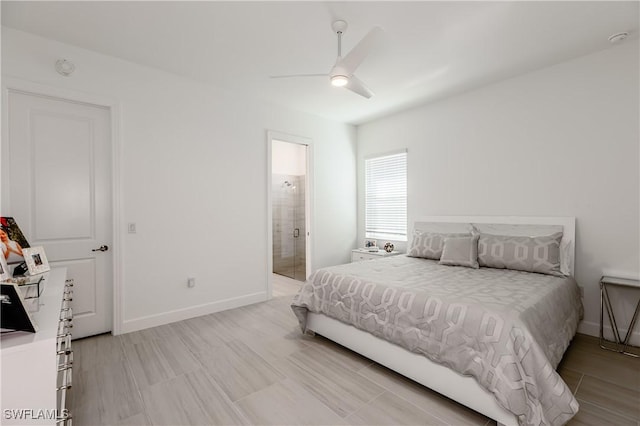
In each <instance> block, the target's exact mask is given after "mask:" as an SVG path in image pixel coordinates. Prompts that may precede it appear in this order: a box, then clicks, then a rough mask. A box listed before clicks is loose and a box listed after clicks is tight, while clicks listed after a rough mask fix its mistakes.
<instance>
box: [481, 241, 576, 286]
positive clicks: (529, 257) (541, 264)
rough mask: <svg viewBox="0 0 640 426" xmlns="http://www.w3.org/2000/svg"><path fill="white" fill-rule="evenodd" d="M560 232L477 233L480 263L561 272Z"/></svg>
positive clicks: (524, 269)
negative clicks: (534, 234) (524, 234)
mask: <svg viewBox="0 0 640 426" xmlns="http://www.w3.org/2000/svg"><path fill="white" fill-rule="evenodd" d="M561 239H562V232H556V233H555V234H551V235H545V236H541V237H514V236H509V235H491V234H480V239H479V240H478V263H479V264H480V266H487V267H489V268H499V269H515V270H517V271H526V272H537V273H540V274H547V275H555V276H559V277H561V276H563V274H562V272H560V240H561Z"/></svg>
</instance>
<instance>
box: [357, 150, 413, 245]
mask: <svg viewBox="0 0 640 426" xmlns="http://www.w3.org/2000/svg"><path fill="white" fill-rule="evenodd" d="M364 168H365V236H366V237H367V238H381V239H388V240H399V241H406V240H407V152H406V151H403V152H399V153H394V154H389V155H384V156H379V157H374V158H367V159H365V161H364Z"/></svg>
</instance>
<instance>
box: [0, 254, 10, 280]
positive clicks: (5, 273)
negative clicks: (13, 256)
mask: <svg viewBox="0 0 640 426" xmlns="http://www.w3.org/2000/svg"><path fill="white" fill-rule="evenodd" d="M9 278H11V274H10V273H9V267H8V266H7V261H6V260H5V259H4V256H0V281H4V280H7V279H9Z"/></svg>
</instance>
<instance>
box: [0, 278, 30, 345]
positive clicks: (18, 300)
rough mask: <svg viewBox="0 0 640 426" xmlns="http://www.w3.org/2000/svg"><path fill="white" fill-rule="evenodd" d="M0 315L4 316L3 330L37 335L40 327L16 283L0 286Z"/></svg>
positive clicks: (2, 319)
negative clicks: (33, 318)
mask: <svg viewBox="0 0 640 426" xmlns="http://www.w3.org/2000/svg"><path fill="white" fill-rule="evenodd" d="M0 287H1V289H0V306H1V307H2V309H0V314H1V316H2V318H1V321H2V330H16V331H28V332H31V333H35V332H36V331H38V326H37V325H36V323H35V322H34V321H33V320H32V319H31V315H29V311H28V310H27V308H26V307H25V303H24V299H23V298H22V294H21V293H20V290H19V289H18V285H17V284H14V283H2V284H0Z"/></svg>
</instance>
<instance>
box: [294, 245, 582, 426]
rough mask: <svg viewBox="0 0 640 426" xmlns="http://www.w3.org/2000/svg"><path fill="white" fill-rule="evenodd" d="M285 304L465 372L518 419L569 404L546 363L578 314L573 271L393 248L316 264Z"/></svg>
mask: <svg viewBox="0 0 640 426" xmlns="http://www.w3.org/2000/svg"><path fill="white" fill-rule="evenodd" d="M292 308H293V311H294V312H295V314H296V316H297V317H298V319H299V321H300V325H301V327H302V329H303V331H305V329H306V314H307V312H308V311H311V312H315V313H321V314H325V315H327V316H329V317H332V318H335V319H338V320H340V321H342V322H345V323H347V324H351V325H353V326H355V327H357V328H359V329H361V330H365V331H367V332H369V333H372V334H374V335H375V336H377V337H380V338H383V339H385V340H388V341H391V342H393V343H395V344H398V345H400V346H403V347H404V348H406V349H408V350H410V351H412V352H417V353H421V354H423V355H424V356H426V357H427V358H429V359H431V360H432V361H435V362H438V363H441V364H444V365H446V366H447V367H449V368H451V369H453V370H455V371H457V372H458V373H460V374H464V375H470V376H473V377H474V378H475V379H476V380H477V381H478V383H479V384H480V385H481V386H482V387H484V388H485V389H487V390H488V391H490V392H491V393H493V394H494V395H495V397H496V399H497V401H498V403H499V404H500V405H502V406H503V407H504V408H505V409H506V410H508V411H510V412H512V413H514V414H515V415H516V416H517V417H518V420H519V422H520V424H532V425H541V424H542V425H545V424H551V425H559V424H564V423H566V422H567V421H568V420H569V419H570V418H571V417H573V415H574V414H575V413H576V412H577V411H578V403H577V401H576V400H575V398H574V397H573V395H572V393H571V391H570V390H569V388H568V387H567V385H566V384H565V383H564V381H563V380H562V379H561V378H560V376H559V375H558V373H557V372H556V371H555V369H556V367H557V366H558V363H559V362H560V360H561V358H562V355H563V353H564V351H565V350H566V349H567V347H568V346H569V342H570V341H571V339H572V338H573V336H574V335H575V332H576V329H577V326H578V322H579V320H580V318H581V317H582V303H581V300H580V295H579V291H578V286H577V284H576V282H575V280H573V278H558V277H554V276H550V275H541V274H536V273H528V272H519V271H511V270H504V269H492V268H480V269H470V268H464V267H456V266H442V265H438V263H437V262H436V261H431V260H425V259H416V258H411V257H406V256H395V257H390V258H385V259H381V260H375V261H366V262H359V263H351V264H346V265H340V266H334V267H330V268H324V269H320V270H318V271H317V272H315V273H314V274H313V275H312V276H311V277H310V278H309V280H308V281H307V282H306V283H305V284H304V285H303V287H302V288H301V290H300V292H299V293H298V294H297V295H296V296H295V298H294V300H293V303H292Z"/></svg>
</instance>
